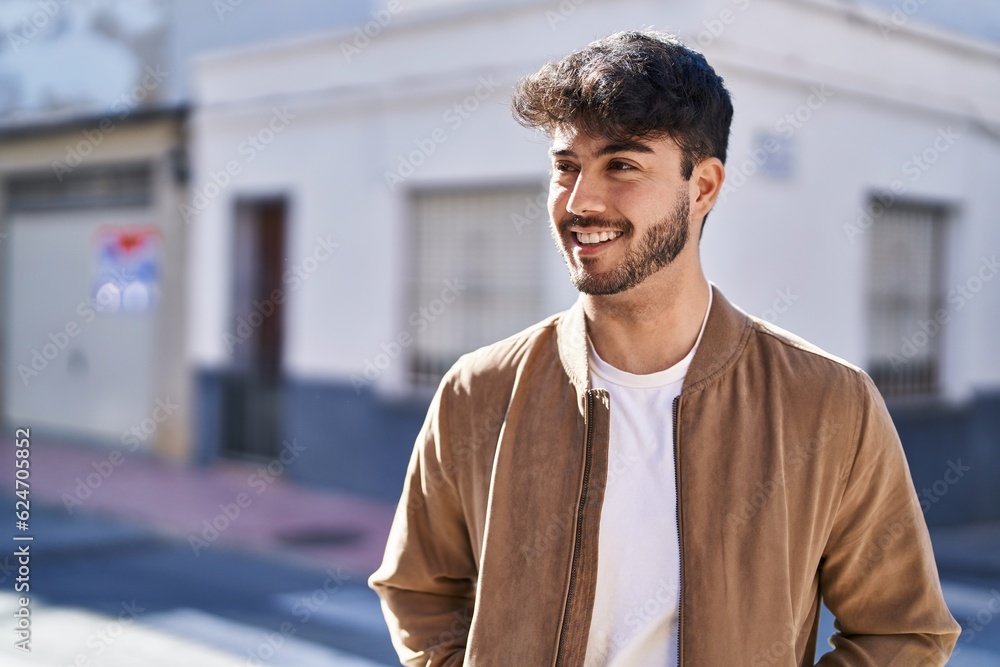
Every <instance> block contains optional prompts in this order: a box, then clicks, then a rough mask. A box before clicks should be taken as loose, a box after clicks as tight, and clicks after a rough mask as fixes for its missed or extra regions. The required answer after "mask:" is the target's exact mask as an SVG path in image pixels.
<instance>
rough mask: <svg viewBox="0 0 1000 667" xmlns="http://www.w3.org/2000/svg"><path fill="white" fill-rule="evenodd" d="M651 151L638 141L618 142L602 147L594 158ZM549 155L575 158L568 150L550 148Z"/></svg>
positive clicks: (574, 154)
mask: <svg viewBox="0 0 1000 667" xmlns="http://www.w3.org/2000/svg"><path fill="white" fill-rule="evenodd" d="M653 152H654V151H653V149H652V148H650V147H649V146H648V145H646V144H644V143H642V142H640V141H619V142H616V143H613V144H608V145H607V146H604V147H603V148H601V149H600V150H598V151H597V152H596V153H594V157H604V156H606V155H612V154H614V153H653ZM549 155H551V156H553V157H556V156H558V157H576V153H574V152H573V151H571V150H570V149H568V148H551V149H549Z"/></svg>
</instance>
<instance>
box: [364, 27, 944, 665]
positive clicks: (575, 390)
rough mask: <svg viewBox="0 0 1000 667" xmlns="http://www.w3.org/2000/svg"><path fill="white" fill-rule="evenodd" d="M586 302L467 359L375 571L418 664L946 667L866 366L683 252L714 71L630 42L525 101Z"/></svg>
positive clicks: (935, 607) (407, 654) (547, 69)
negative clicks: (712, 277)
mask: <svg viewBox="0 0 1000 667" xmlns="http://www.w3.org/2000/svg"><path fill="white" fill-rule="evenodd" d="M514 112H515V115H516V116H517V118H518V119H519V120H520V122H522V123H523V124H525V125H528V126H530V127H537V128H542V129H544V130H545V131H546V132H547V133H548V134H549V135H550V136H551V139H552V146H551V151H550V152H551V156H552V179H551V184H550V191H549V213H550V216H551V221H552V232H553V236H554V238H555V240H556V244H557V246H558V247H559V249H560V250H561V251H562V254H563V255H564V257H565V260H566V264H567V265H568V267H569V273H570V277H571V279H572V281H573V284H574V285H575V286H576V287H577V288H578V289H579V291H580V292H581V296H580V298H579V300H578V301H577V303H576V304H575V305H574V306H573V307H572V308H571V309H570V310H568V311H566V312H563V313H560V314H557V315H554V316H552V317H550V318H549V319H547V320H545V321H543V322H541V323H539V324H538V325H536V326H534V327H531V328H529V329H527V330H525V331H523V332H521V333H519V334H517V335H515V336H513V337H511V338H508V339H506V340H504V341H501V342H499V343H496V344H494V345H491V346H488V347H486V348H483V349H480V350H477V351H475V352H472V353H470V354H467V355H465V356H463V357H462V358H461V359H460V360H459V361H458V363H456V364H455V366H454V367H453V368H452V369H451V370H450V371H449V373H448V374H447V375H446V376H445V378H444V379H443V381H442V383H441V385H440V387H439V388H438V391H437V393H436V394H435V397H434V400H433V402H432V404H431V406H430V410H429V412H428V414H427V419H426V421H425V423H424V426H423V428H422V430H421V432H420V435H419V436H418V438H417V442H416V445H415V447H414V451H413V456H412V458H411V460H410V465H409V469H408V472H407V476H406V482H405V486H404V489H403V493H402V498H401V500H400V503H399V507H398V510H397V513H396V516H395V520H394V522H393V526H392V530H391V533H390V536H389V543H388V546H387V548H386V553H385V560H384V562H383V563H382V566H381V567H380V568H379V569H378V571H376V572H375V573H374V574H373V575H372V576H371V579H370V582H369V583H370V585H371V586H372V587H373V588H374V589H375V590H376V591H377V592H378V593H379V595H380V596H381V598H382V603H383V611H384V613H385V616H386V619H387V621H388V624H389V629H390V631H391V634H392V638H393V642H394V645H395V647H396V649H397V651H398V652H399V655H400V658H401V660H402V661H403V663H405V664H408V665H434V666H436V665H463V664H465V665H477V666H479V665H502V666H505V667H506V666H517V667H520V666H525V667H541V666H551V665H555V666H556V667H559V666H565V667H571V666H574V667H575V666H579V665H586V666H587V667H590V666H595V667H596V666H598V665H601V666H603V665H614V666H637V667H644V666H646V665H698V666H704V665H707V666H719V667H729V666H732V665H752V666H753V667H758V666H763V665H811V664H813V656H814V655H815V653H816V646H817V641H818V640H821V639H822V640H825V639H826V638H825V637H824V638H820V637H818V630H817V623H818V614H819V606H820V600H821V599H822V600H823V601H824V602H825V603H826V605H827V607H828V608H829V609H830V610H831V611H832V612H833V614H834V615H835V616H836V618H837V630H838V632H837V633H836V634H834V635H833V637H832V638H831V640H830V642H831V645H832V651H830V652H828V653H826V654H825V655H824V656H823V658H822V659H821V661H820V664H821V665H852V666H854V665H872V666H875V665H877V666H879V667H885V666H887V665H900V666H904V665H905V666H906V667H910V666H913V665H942V664H944V663H945V662H946V660H947V657H948V655H949V654H950V652H951V650H952V647H953V646H954V644H955V641H956V640H957V638H958V632H959V627H958V625H957V624H956V623H955V621H954V619H953V618H952V617H951V615H950V614H949V612H948V609H947V608H946V606H945V604H944V602H943V599H942V595H941V587H940V584H939V582H938V578H937V572H936V569H935V565H934V560H933V555H932V552H931V546H930V541H929V539H928V535H927V529H926V527H925V524H924V521H923V516H922V514H921V511H920V505H919V502H918V500H917V497H916V494H915V492H914V489H913V485H912V482H911V480H910V476H909V472H908V469H907V466H906V461H905V458H904V456H903V451H902V447H901V445H900V442H899V439H898V436H897V435H896V431H895V429H894V428H893V425H892V422H891V420H890V418H889V415H888V413H887V411H886V408H885V405H884V403H883V402H882V399H881V397H880V396H879V394H878V391H877V390H876V389H875V387H874V385H873V384H872V381H871V380H870V379H869V378H868V376H867V375H866V374H865V373H864V372H863V371H861V370H860V369H858V368H856V367H854V366H852V365H850V364H848V363H846V362H844V361H842V360H840V359H837V358H835V357H832V356H830V355H828V354H826V353H825V352H823V351H822V350H820V349H818V348H816V347H815V346H813V345H810V344H809V343H807V342H806V341H804V340H802V339H800V338H797V337H795V336H794V335H792V334H789V333H788V332H785V331H782V330H781V329H778V328H777V327H774V326H772V325H770V324H768V323H766V322H762V321H760V320H758V319H756V318H753V317H750V316H748V315H747V314H745V313H744V312H742V311H741V310H739V309H738V308H736V307H735V306H734V305H732V304H731V303H730V302H729V301H728V300H727V299H726V298H725V296H723V294H722V292H721V291H719V289H718V288H717V287H715V286H714V285H711V284H710V283H708V281H707V280H706V279H705V276H704V274H703V272H702V267H701V263H700V259H699V255H698V242H697V239H699V238H700V235H701V231H702V227H703V225H704V221H705V218H706V217H707V215H708V213H709V211H710V210H711V208H712V206H713V204H714V203H715V200H716V198H717V196H718V194H719V190H720V188H721V186H722V183H723V179H724V175H725V172H724V167H723V165H724V162H725V158H726V148H727V143H728V136H729V125H730V120H731V118H732V104H731V102H730V97H729V93H728V91H727V90H726V88H725V87H724V85H723V82H722V79H721V78H720V77H718V76H717V75H716V73H715V71H714V70H713V69H712V68H711V67H710V66H709V65H708V63H707V62H706V61H705V59H704V57H703V56H701V55H700V54H698V53H695V52H693V51H691V50H689V49H687V48H686V47H685V46H683V45H682V44H680V43H679V42H678V41H677V40H676V39H674V38H672V37H670V36H668V35H664V34H661V33H654V32H641V33H637V32H629V33H618V34H615V35H612V36H610V37H608V38H606V39H603V40H600V41H597V42H594V43H593V44H590V45H589V46H588V47H587V48H585V49H584V50H582V51H580V52H578V53H575V54H572V55H570V56H568V57H566V58H565V59H563V60H561V61H560V62H557V63H550V64H547V65H545V66H544V67H543V68H542V69H541V70H540V71H539V72H537V73H536V74H533V75H531V76H529V77H527V78H526V79H525V80H523V81H521V83H520V84H519V86H518V89H517V91H516V93H515V97H514Z"/></svg>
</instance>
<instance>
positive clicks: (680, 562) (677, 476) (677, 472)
mask: <svg viewBox="0 0 1000 667" xmlns="http://www.w3.org/2000/svg"><path fill="white" fill-rule="evenodd" d="M680 400H681V397H680V396H674V486H675V488H676V489H677V503H676V506H675V509H676V510H677V566H678V568H677V569H678V575H679V576H678V578H677V667H681V665H682V664H683V663H682V662H681V655H682V654H681V636H682V633H681V620H682V618H683V617H682V615H681V601H682V599H683V595H684V593H683V589H684V547H683V545H682V543H681V466H680V456H679V444H680V443H678V442H677V406H678V404H679V403H680Z"/></svg>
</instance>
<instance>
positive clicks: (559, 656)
mask: <svg viewBox="0 0 1000 667" xmlns="http://www.w3.org/2000/svg"><path fill="white" fill-rule="evenodd" d="M593 392H594V390H593V389H588V390H587V448H586V450H585V455H584V463H583V488H582V489H581V490H580V506H579V507H578V508H577V512H576V541H575V543H574V546H573V559H572V562H571V564H570V569H569V588H568V589H567V591H566V605H565V607H564V608H563V622H562V628H560V630H559V649H558V651H557V652H556V667H559V666H560V665H561V664H562V660H563V648H564V647H565V645H564V644H563V640H564V639H565V638H566V626H567V625H569V607H570V603H571V602H572V599H573V588H574V584H575V583H576V563H577V561H578V560H579V557H580V545H581V542H582V541H583V533H582V532H581V530H580V528H581V527H582V525H583V506H584V503H585V502H586V500H587V482H588V481H589V480H590V452H591V448H592V446H593V440H594V434H593V424H594V393H593Z"/></svg>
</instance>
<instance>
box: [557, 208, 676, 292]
mask: <svg viewBox="0 0 1000 667" xmlns="http://www.w3.org/2000/svg"><path fill="white" fill-rule="evenodd" d="M679 195H680V196H678V198H677V204H676V205H675V206H674V210H673V211H671V212H670V213H668V214H667V215H666V216H664V217H663V218H661V219H660V220H659V221H657V222H656V223H654V224H653V225H651V226H650V227H649V229H647V230H646V231H645V233H644V234H643V235H642V237H641V238H639V239H635V240H634V241H633V242H632V244H631V245H629V247H628V248H627V249H626V251H625V257H624V258H623V259H622V260H621V263H620V264H619V265H618V266H616V267H614V268H612V269H610V270H608V271H604V272H602V273H594V272H590V271H588V270H587V263H588V260H586V259H584V260H582V266H578V265H576V264H574V260H573V246H572V245H568V246H567V244H566V242H565V241H564V239H565V238H567V237H569V236H570V235H571V234H572V232H570V231H569V228H570V227H573V226H577V227H593V228H594V229H613V230H618V231H621V232H622V235H621V236H620V237H619V239H620V240H622V241H625V240H626V239H628V238H631V236H632V233H633V230H634V225H633V224H632V223H631V222H630V221H629V220H627V219H625V218H622V219H620V220H603V219H601V218H594V217H586V218H582V217H578V216H573V217H571V218H569V219H568V220H566V221H564V222H563V223H561V224H560V225H559V226H558V228H556V226H555V225H553V226H552V236H553V238H554V239H555V242H556V247H558V248H559V251H560V252H561V253H562V254H563V258H564V259H565V260H566V266H567V267H569V277H570V280H571V281H572V282H573V286H574V287H576V288H577V289H578V290H579V291H581V292H583V293H584V294H593V295H601V296H607V295H611V294H619V293H621V292H624V291H626V290H629V289H632V288H633V287H635V286H636V285H638V284H639V283H641V282H642V281H644V280H646V278H648V277H649V276H651V275H653V274H654V273H656V272H657V271H659V270H660V269H661V268H663V267H664V266H666V265H667V264H670V263H671V262H672V261H674V259H676V257H677V255H679V254H680V252H681V250H683V249H684V246H685V245H687V239H688V222H689V220H688V218H689V214H690V204H689V202H688V198H687V192H686V191H682V192H680V193H679Z"/></svg>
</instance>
